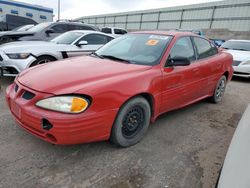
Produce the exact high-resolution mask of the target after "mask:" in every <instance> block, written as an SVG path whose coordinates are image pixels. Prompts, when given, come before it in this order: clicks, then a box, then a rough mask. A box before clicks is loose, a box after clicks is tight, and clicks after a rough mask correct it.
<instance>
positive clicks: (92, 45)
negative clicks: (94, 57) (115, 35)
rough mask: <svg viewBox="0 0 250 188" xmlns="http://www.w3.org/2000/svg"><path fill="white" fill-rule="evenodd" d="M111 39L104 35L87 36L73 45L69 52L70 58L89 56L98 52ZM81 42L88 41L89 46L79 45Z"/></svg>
mask: <svg viewBox="0 0 250 188" xmlns="http://www.w3.org/2000/svg"><path fill="white" fill-rule="evenodd" d="M111 39H112V38H111V37H109V36H106V35H102V34H87V35H85V36H83V37H82V38H81V39H80V40H78V41H77V42H76V43H75V44H74V45H72V47H71V50H70V52H68V56H69V57H74V56H79V55H88V54H90V53H92V52H95V51H96V50H98V49H99V48H100V47H102V46H103V45H104V44H106V43H107V42H109V41H110V40H111ZM81 41H86V42H87V44H86V45H79V43H80V42H81Z"/></svg>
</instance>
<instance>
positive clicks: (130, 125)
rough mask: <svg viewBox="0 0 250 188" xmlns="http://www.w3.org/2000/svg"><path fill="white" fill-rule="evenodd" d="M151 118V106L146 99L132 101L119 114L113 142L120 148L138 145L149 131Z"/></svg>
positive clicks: (114, 126)
mask: <svg viewBox="0 0 250 188" xmlns="http://www.w3.org/2000/svg"><path fill="white" fill-rule="evenodd" d="M150 117H151V110H150V105H149V103H148V101H147V100H146V99H144V98H143V97H136V98H133V99H131V100H130V101H128V102H127V103H126V104H125V105H124V106H123V107H122V108H121V109H120V111H119V112H118V115H117V117H116V120H115V123H114V125H113V127H112V133H111V138H110V139H111V141H112V142H113V143H114V144H115V145H117V146H120V147H128V146H132V145H134V144H136V143H138V142H139V141H140V140H141V139H142V137H143V136H144V134H145V132H146V131H147V129H148V126H149V123H150Z"/></svg>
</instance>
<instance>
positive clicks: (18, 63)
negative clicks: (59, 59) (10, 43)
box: [0, 51, 36, 76]
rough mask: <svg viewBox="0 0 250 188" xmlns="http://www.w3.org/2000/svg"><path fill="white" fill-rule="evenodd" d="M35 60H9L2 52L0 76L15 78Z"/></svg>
mask: <svg viewBox="0 0 250 188" xmlns="http://www.w3.org/2000/svg"><path fill="white" fill-rule="evenodd" d="M35 60H36V58H35V57H34V56H29V57H28V58H27V59H10V58H9V57H8V56H7V55H6V54H5V53H4V52H3V51H0V67H1V76H17V75H18V74H19V73H20V72H21V71H23V70H24V69H26V68H28V67H29V66H30V65H31V64H32V63H33V62H34V61H35Z"/></svg>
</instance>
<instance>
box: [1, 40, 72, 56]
mask: <svg viewBox="0 0 250 188" xmlns="http://www.w3.org/2000/svg"><path fill="white" fill-rule="evenodd" d="M66 46H68V45H64V44H56V43H53V42H46V41H18V42H10V43H6V44H2V45H1V46H0V50H1V51H4V52H5V53H30V52H32V50H33V49H34V48H39V49H43V50H46V49H47V48H48V47H49V48H50V49H53V47H54V48H55V49H57V50H58V51H59V50H61V47H66Z"/></svg>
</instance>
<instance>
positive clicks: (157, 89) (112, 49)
mask: <svg viewBox="0 0 250 188" xmlns="http://www.w3.org/2000/svg"><path fill="white" fill-rule="evenodd" d="M192 41H193V42H192ZM194 45H195V46H194ZM194 49H197V50H194ZM215 67H216V68H215ZM232 72H233V68H232V56H231V55H230V54H228V53H224V52H223V51H218V50H217V48H216V47H215V46H214V45H213V44H212V43H211V42H210V41H209V40H207V39H205V38H203V37H200V36H198V35H195V34H192V33H182V32H166V31H163V32H160V31H159V32H156V31H148V32H146V31H144V32H137V33H131V34H127V35H124V36H122V37H119V38H116V39H114V40H112V41H111V42H109V43H108V44H106V45H105V46H103V47H102V48H100V49H99V50H97V51H96V52H95V53H93V54H92V55H90V56H82V57H75V58H72V59H69V60H64V61H57V62H54V63H49V64H47V65H39V66H36V67H34V68H31V69H26V70H24V71H23V72H22V73H21V74H20V75H19V76H18V77H17V78H16V80H15V83H13V84H12V85H10V86H9V87H8V88H7V90H6V100H7V103H8V105H9V107H10V110H11V112H12V114H13V116H14V118H15V119H16V121H17V122H18V123H19V125H20V126H21V127H23V128H24V129H25V130H27V131H28V132H30V133H31V134H33V135H36V136H37V137H39V138H41V139H43V140H45V141H48V142H51V143H54V144H77V143H86V142H93V141H100V140H108V139H110V140H111V141H112V142H113V143H114V144H116V145H118V146H121V147H128V146H131V145H133V144H136V143H138V142H139V141H140V140H141V139H142V137H143V135H144V134H145V133H146V131H147V129H148V126H149V123H150V121H155V120H156V118H157V117H158V116H159V115H160V114H162V113H165V112H168V111H170V110H174V109H178V108H181V107H183V106H186V105H189V104H191V103H194V102H196V101H199V100H201V99H204V98H210V100H211V101H212V102H214V103H218V102H220V101H221V100H222V98H223V94H224V92H225V88H226V83H227V82H228V81H229V80H230V79H231V77H232Z"/></svg>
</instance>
